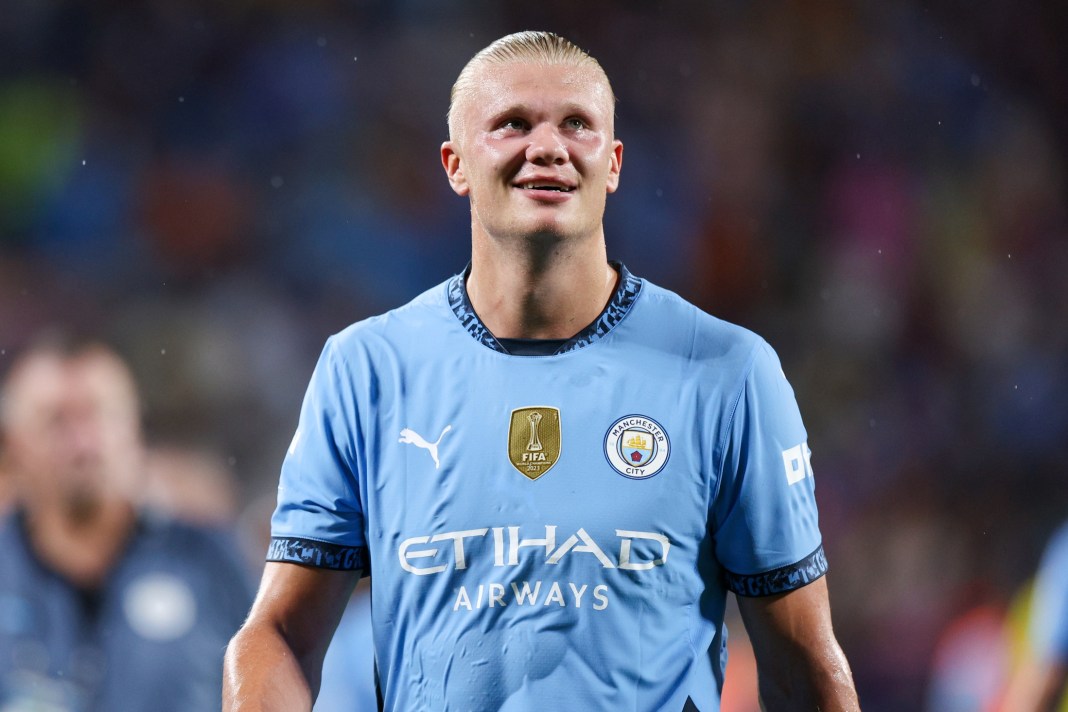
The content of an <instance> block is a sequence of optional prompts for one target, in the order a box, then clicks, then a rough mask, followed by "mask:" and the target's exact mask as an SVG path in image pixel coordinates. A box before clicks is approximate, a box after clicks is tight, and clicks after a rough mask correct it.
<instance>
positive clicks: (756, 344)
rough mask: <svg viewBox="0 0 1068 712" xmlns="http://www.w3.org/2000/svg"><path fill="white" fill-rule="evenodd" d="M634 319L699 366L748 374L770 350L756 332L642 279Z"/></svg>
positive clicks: (771, 352)
mask: <svg viewBox="0 0 1068 712" xmlns="http://www.w3.org/2000/svg"><path fill="white" fill-rule="evenodd" d="M636 306H637V308H636V309H635V317H636V320H637V321H638V322H640V325H641V326H643V327H644V328H646V330H647V331H649V332H653V333H656V334H657V336H658V337H659V338H661V339H664V340H667V341H671V342H674V343H675V344H676V346H677V348H679V349H680V350H684V351H685V352H686V354H687V356H688V357H689V358H690V359H692V360H693V361H695V362H697V363H709V362H711V363H714V364H715V365H716V367H717V368H723V367H728V368H734V369H738V370H743V371H747V370H748V369H749V368H750V367H751V366H752V363H753V360H754V359H755V358H756V357H757V356H758V355H759V354H760V353H761V352H763V351H766V352H768V353H770V354H774V352H773V351H772V350H771V347H770V346H768V344H767V342H766V341H764V339H763V338H761V337H760V336H759V335H758V334H756V333H754V332H753V331H751V330H749V329H747V328H745V327H743V326H739V325H738V324H733V323H731V322H729V321H725V320H723V319H720V318H718V317H715V316H712V315H711V314H709V313H708V312H706V311H704V310H702V309H700V308H699V307H697V306H696V305H694V304H692V303H690V302H689V301H687V300H686V299H684V298H683V297H681V296H679V295H678V294H676V293H675V292H672V291H671V290H668V289H664V288H663V287H660V286H658V285H656V284H654V283H652V282H650V281H648V280H643V285H642V291H641V298H640V299H639V300H638V304H637V305H636Z"/></svg>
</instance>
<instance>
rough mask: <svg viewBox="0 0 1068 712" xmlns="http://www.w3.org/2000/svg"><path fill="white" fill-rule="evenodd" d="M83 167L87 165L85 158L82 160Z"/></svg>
mask: <svg viewBox="0 0 1068 712" xmlns="http://www.w3.org/2000/svg"><path fill="white" fill-rule="evenodd" d="M82 165H83V166H84V165H85V159H84V158H83V159H82Z"/></svg>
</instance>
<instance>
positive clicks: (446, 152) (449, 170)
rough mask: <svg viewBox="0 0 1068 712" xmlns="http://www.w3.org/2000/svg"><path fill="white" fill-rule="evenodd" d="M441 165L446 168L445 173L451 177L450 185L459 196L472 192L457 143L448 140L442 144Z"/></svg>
mask: <svg viewBox="0 0 1068 712" xmlns="http://www.w3.org/2000/svg"><path fill="white" fill-rule="evenodd" d="M441 165H442V167H444V168H445V175H447V176H448V177H449V185H451V186H452V190H453V192H454V193H456V194H457V195H459V196H466V195H467V194H468V192H470V190H471V189H470V187H469V186H468V185H467V176H465V175H464V169H463V166H462V165H461V162H460V154H459V153H458V152H457V150H456V144H454V143H453V142H452V141H446V142H445V143H443V144H441Z"/></svg>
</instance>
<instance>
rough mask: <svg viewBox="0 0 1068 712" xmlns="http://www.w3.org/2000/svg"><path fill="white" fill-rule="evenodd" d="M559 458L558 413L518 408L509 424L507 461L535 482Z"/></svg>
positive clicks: (536, 407)
mask: <svg viewBox="0 0 1068 712" xmlns="http://www.w3.org/2000/svg"><path fill="white" fill-rule="evenodd" d="M559 459H560V411H559V409H557V408H550V407H549V406H545V405H536V406H531V407H529V408H517V409H515V410H513V411H512V422H511V423H509V425H508V461H509V462H511V463H512V467H514V468H515V469H517V470H519V472H520V473H522V474H523V475H524V476H525V477H528V478H530V479H532V480H536V479H538V478H539V477H541V476H542V475H544V474H545V473H546V472H548V471H549V470H551V469H552V466H553V465H555V464H556V462H557V460H559Z"/></svg>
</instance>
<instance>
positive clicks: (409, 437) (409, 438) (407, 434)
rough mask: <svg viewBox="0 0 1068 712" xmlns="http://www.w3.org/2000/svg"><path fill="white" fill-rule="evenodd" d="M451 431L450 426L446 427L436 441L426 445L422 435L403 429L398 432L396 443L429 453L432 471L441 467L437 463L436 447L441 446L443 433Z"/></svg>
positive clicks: (409, 429)
mask: <svg viewBox="0 0 1068 712" xmlns="http://www.w3.org/2000/svg"><path fill="white" fill-rule="evenodd" d="M450 430H452V426H451V425H446V426H445V429H444V430H442V431H441V435H439V436H438V439H437V441H435V442H433V443H428V442H427V441H426V440H425V439H424V438H423V436H422V435H420V434H419V433H417V432H415V431H414V430H412V429H411V428H405V429H404V430H402V431H401V432H400V440H399V441H398V442H402V443H406V444H408V445H415V446H416V447H421V448H423V449H424V450H426V451H427V452H429V453H430V457H432V458H434V469H435V470H436V469H438V468H439V467H441V463H440V462H438V445H440V444H441V439H442V438H443V437H445V433H447V432H449V431H450Z"/></svg>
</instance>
